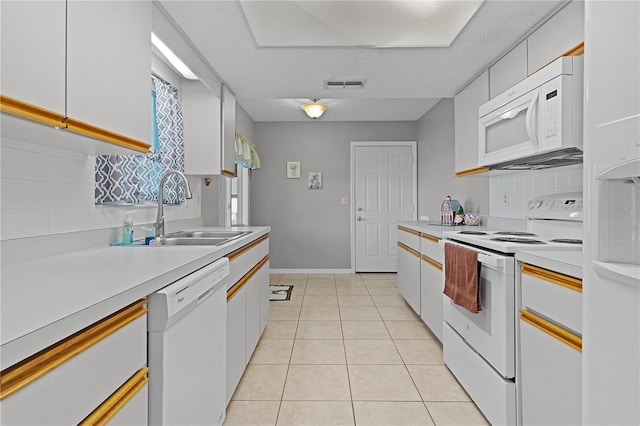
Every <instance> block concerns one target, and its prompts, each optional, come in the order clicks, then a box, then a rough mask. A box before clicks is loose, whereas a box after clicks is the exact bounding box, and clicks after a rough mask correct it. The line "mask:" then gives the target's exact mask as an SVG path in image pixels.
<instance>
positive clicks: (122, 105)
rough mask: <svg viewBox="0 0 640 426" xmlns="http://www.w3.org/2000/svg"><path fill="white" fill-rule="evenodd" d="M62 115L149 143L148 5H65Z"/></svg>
mask: <svg viewBox="0 0 640 426" xmlns="http://www.w3.org/2000/svg"><path fill="white" fill-rule="evenodd" d="M66 82H67V109H66V115H67V116H69V117H72V118H74V119H76V120H80V121H82V122H85V123H89V124H91V125H94V126H97V127H101V128H103V129H107V130H110V131H113V132H115V133H119V134H121V135H124V136H128V137H131V138H134V139H137V140H140V141H144V142H147V143H148V142H149V140H150V139H151V2H148V1H69V2H68V11H67V80H66Z"/></svg>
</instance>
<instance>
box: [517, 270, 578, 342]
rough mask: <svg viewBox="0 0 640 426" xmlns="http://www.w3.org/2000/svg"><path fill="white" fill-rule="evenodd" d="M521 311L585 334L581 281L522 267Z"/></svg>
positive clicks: (555, 273) (551, 272) (546, 271)
mask: <svg viewBox="0 0 640 426" xmlns="http://www.w3.org/2000/svg"><path fill="white" fill-rule="evenodd" d="M522 308H523V309H524V310H527V311H532V312H536V313H538V314H539V315H542V316H544V317H546V318H548V319H550V320H551V321H553V322H555V323H558V324H559V325H561V326H562V327H564V328H567V329H569V330H572V331H573V332H575V333H578V334H582V280H580V279H578V278H574V277H569V276H567V275H563V274H559V273H557V272H553V271H549V270H547V269H543V268H540V267H537V266H533V265H529V264H526V263H523V264H522Z"/></svg>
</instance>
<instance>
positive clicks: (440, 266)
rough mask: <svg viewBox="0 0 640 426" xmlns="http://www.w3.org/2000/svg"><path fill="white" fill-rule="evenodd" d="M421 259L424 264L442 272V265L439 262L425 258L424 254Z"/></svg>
mask: <svg viewBox="0 0 640 426" xmlns="http://www.w3.org/2000/svg"><path fill="white" fill-rule="evenodd" d="M420 257H421V259H422V260H423V261H424V262H426V263H428V264H429V265H431V266H433V267H434V268H436V269H439V270H440V271H442V263H440V262H437V261H435V260H433V259H432V258H430V257H428V256H425V255H424V254H423V255H422V256H420Z"/></svg>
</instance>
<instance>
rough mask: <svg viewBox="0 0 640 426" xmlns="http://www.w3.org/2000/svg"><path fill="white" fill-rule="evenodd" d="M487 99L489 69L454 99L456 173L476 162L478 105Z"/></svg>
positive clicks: (465, 169)
mask: <svg viewBox="0 0 640 426" xmlns="http://www.w3.org/2000/svg"><path fill="white" fill-rule="evenodd" d="M488 100H489V71H485V72H484V73H482V74H481V75H480V76H479V77H478V78H476V79H475V80H474V81H473V82H472V83H471V84H469V85H468V86H467V87H466V88H465V89H464V90H463V91H461V92H460V93H458V95H457V96H456V97H455V100H454V114H455V115H454V119H455V170H456V175H460V174H465V173H464V172H466V171H470V170H472V169H476V168H477V167H478V166H479V164H478V107H479V106H480V105H482V104H484V103H485V102H487V101H488Z"/></svg>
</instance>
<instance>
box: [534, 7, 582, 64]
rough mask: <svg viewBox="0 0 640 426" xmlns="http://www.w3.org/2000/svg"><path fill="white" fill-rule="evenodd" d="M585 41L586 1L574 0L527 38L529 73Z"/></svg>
mask: <svg viewBox="0 0 640 426" xmlns="http://www.w3.org/2000/svg"><path fill="white" fill-rule="evenodd" d="M583 41H584V1H582V0H573V1H572V2H570V3H569V4H568V5H567V6H565V7H564V8H563V9H562V10H560V11H559V12H558V13H556V14H555V15H554V16H552V17H551V18H550V19H549V20H548V21H547V22H545V23H544V24H542V26H541V27H540V28H538V29H537V30H536V31H535V32H534V33H533V34H531V35H530V36H529V37H528V38H527V43H528V73H529V75H531V74H533V73H534V72H536V71H537V70H539V69H540V68H542V67H543V66H545V65H546V64H548V63H549V62H551V61H553V60H554V59H556V58H557V57H558V56H561V55H563V54H564V53H566V52H567V51H570V50H571V49H573V48H574V47H576V46H577V45H579V44H580V43H582V42H583Z"/></svg>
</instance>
